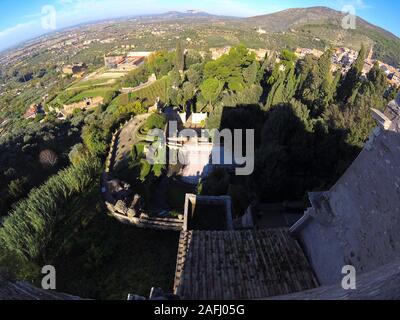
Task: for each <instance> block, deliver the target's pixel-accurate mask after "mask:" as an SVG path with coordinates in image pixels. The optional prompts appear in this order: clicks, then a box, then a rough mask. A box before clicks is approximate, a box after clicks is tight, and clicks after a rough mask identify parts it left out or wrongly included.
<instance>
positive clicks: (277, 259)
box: [174, 229, 318, 300]
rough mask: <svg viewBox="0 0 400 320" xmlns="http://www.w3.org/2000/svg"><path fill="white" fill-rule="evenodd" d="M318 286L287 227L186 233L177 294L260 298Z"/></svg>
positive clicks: (199, 297)
mask: <svg viewBox="0 0 400 320" xmlns="http://www.w3.org/2000/svg"><path fill="white" fill-rule="evenodd" d="M317 286H318V283H317V280H316V278H315V277H314V274H313V271H312V269H311V267H310V265H309V264H308V261H307V259H306V257H305V255H304V254H303V251H302V249H301V248H300V246H299V244H298V243H297V241H296V240H295V239H294V238H292V237H291V236H290V234H289V232H288V230H287V229H271V230H259V231H254V230H246V231H186V232H182V233H181V238H180V242H179V251H178V261H177V269H176V275H175V288H174V291H175V292H174V293H175V294H177V295H179V296H180V297H181V298H182V299H195V300H197V299H205V300H214V299H259V298H266V297H272V296H278V295H285V294H289V293H294V292H298V291H303V290H308V289H312V288H315V287H317Z"/></svg>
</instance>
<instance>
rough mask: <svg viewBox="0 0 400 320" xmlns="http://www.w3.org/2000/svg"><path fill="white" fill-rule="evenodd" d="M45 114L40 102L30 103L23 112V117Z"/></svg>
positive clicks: (32, 117)
mask: <svg viewBox="0 0 400 320" xmlns="http://www.w3.org/2000/svg"><path fill="white" fill-rule="evenodd" d="M39 114H45V112H44V110H43V108H42V105H41V104H36V103H34V104H32V105H30V106H29V108H28V110H26V112H25V114H24V118H25V119H35V118H36V116H37V115H39Z"/></svg>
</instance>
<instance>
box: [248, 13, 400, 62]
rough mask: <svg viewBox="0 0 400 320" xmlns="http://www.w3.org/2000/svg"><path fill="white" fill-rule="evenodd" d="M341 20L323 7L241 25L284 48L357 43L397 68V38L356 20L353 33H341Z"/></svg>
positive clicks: (399, 59)
mask: <svg viewBox="0 0 400 320" xmlns="http://www.w3.org/2000/svg"><path fill="white" fill-rule="evenodd" d="M344 16H345V15H344V14H343V13H342V12H339V11H336V10H333V9H330V8H327V7H311V8H298V9H288V10H284V11H280V12H277V13H272V14H267V15H261V16H255V17H250V18H246V19H243V21H241V22H242V23H243V24H244V25H246V26H247V27H253V28H258V27H260V28H262V29H264V30H266V31H267V32H268V33H269V35H270V36H272V37H274V35H276V33H279V34H280V35H281V36H282V38H281V41H280V42H282V43H286V44H287V45H288V46H290V45H302V44H304V46H307V45H308V46H312V45H313V44H314V45H315V46H317V47H324V46H330V45H335V46H340V45H343V46H348V47H353V48H357V47H359V46H360V44H361V43H364V44H366V45H368V46H371V45H374V51H375V58H378V59H380V60H383V61H385V62H387V63H389V64H392V65H397V66H400V39H399V38H398V37H396V36H395V35H394V34H392V33H390V32H388V31H386V30H384V29H382V28H380V27H377V26H374V25H372V24H371V23H369V22H367V21H365V20H364V19H362V18H357V28H356V29H355V30H345V29H343V28H342V26H341V23H342V19H343V17H344ZM315 42H319V43H320V44H319V45H318V43H315Z"/></svg>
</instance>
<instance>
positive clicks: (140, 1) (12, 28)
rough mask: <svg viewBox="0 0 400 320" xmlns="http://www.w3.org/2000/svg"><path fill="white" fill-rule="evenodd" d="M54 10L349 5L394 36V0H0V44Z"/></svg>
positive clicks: (69, 18)
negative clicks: (50, 9)
mask: <svg viewBox="0 0 400 320" xmlns="http://www.w3.org/2000/svg"><path fill="white" fill-rule="evenodd" d="M48 5H51V6H53V7H54V8H55V10H56V27H57V29H61V28H65V27H68V26H72V25H76V24H79V23H82V22H89V21H93V20H99V19H104V18H114V17H121V16H128V15H139V14H149V13H162V12H166V11H172V10H177V11H185V10H189V9H196V10H202V11H207V12H209V13H213V14H223V15H232V16H253V15H260V14H265V13H272V12H276V11H280V10H283V9H287V8H292V7H311V6H321V5H322V6H329V7H331V8H333V9H337V10H341V9H342V8H343V6H345V5H353V6H354V7H355V8H356V13H357V15H359V16H361V17H363V18H365V19H366V20H368V21H369V22H371V23H374V24H376V25H378V26H380V27H383V28H385V29H387V30H389V31H391V32H393V33H394V34H396V35H397V36H400V22H399V20H398V19H399V16H398V13H399V12H400V2H399V1H398V0H385V1H382V0H381V1H379V0H328V1H327V0H325V1H322V0H321V1H320V0H197V1H193V0H29V1H26V0H1V2H0V8H1V10H0V50H3V49H5V48H8V47H11V46H13V45H16V44H18V43H19V42H21V41H25V40H28V39H31V38H33V37H36V36H39V35H41V34H44V33H47V32H49V31H51V30H48V29H47V30H46V29H43V24H42V18H43V16H44V14H43V13H42V9H43V7H44V6H48Z"/></svg>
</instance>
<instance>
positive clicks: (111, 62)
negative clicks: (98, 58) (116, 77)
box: [104, 51, 153, 71]
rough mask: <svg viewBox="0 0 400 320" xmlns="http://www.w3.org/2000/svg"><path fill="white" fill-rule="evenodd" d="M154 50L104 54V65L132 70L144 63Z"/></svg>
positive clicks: (121, 69)
mask: <svg viewBox="0 0 400 320" xmlns="http://www.w3.org/2000/svg"><path fill="white" fill-rule="evenodd" d="M152 53H153V52H147V51H143V52H135V51H132V52H128V53H126V54H125V53H124V54H113V53H111V54H108V55H105V56H104V66H105V67H106V68H107V69H116V70H119V71H131V70H133V69H135V68H137V67H138V66H139V65H140V64H142V63H143V62H144V61H145V60H146V58H147V57H149V56H150V55H151V54H152Z"/></svg>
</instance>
